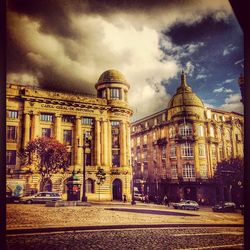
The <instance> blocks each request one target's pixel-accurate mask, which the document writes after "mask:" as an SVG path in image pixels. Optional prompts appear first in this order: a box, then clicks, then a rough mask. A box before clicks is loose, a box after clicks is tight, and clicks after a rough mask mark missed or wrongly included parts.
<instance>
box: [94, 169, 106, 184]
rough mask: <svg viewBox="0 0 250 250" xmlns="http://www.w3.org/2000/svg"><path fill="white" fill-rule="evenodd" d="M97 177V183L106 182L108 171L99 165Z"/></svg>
mask: <svg viewBox="0 0 250 250" xmlns="http://www.w3.org/2000/svg"><path fill="white" fill-rule="evenodd" d="M96 178H97V180H98V181H97V184H98V185H101V184H102V183H104V181H105V180H106V173H105V171H104V169H103V168H100V167H98V170H97V172H96Z"/></svg>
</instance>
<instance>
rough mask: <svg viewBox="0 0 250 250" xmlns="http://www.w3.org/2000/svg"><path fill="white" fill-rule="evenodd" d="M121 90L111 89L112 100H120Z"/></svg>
mask: <svg viewBox="0 0 250 250" xmlns="http://www.w3.org/2000/svg"><path fill="white" fill-rule="evenodd" d="M120 96H121V95H120V89H118V88H111V89H110V98H111V99H120Z"/></svg>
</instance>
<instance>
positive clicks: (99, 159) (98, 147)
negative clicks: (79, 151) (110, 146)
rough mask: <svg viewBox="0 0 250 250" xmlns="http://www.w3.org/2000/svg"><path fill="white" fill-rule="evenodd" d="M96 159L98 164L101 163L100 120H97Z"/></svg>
mask: <svg viewBox="0 0 250 250" xmlns="http://www.w3.org/2000/svg"><path fill="white" fill-rule="evenodd" d="M95 159H96V165H97V166H100V165H101V127H100V120H99V119H96V120H95Z"/></svg>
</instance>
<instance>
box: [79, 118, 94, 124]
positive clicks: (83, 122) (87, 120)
mask: <svg viewBox="0 0 250 250" xmlns="http://www.w3.org/2000/svg"><path fill="white" fill-rule="evenodd" d="M82 124H83V125H93V124H94V119H93V118H91V117H82Z"/></svg>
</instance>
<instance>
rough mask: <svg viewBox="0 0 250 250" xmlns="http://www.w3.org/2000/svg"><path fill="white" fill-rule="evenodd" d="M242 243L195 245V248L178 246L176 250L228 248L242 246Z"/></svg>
mask: <svg viewBox="0 0 250 250" xmlns="http://www.w3.org/2000/svg"><path fill="white" fill-rule="evenodd" d="M243 246H244V245H243V244H234V245H219V246H208V247H196V248H178V249H177V250H200V249H213V248H215V249H217V248H222V249H223V248H226V249H228V248H229V249H230V248H231V247H243Z"/></svg>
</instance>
